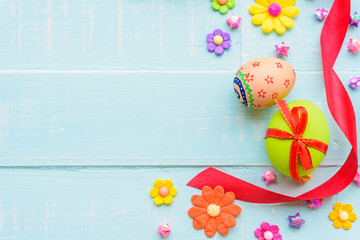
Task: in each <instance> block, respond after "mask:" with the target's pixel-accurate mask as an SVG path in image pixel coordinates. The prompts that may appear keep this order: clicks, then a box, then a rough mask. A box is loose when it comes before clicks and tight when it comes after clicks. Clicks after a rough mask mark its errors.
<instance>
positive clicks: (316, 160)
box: [265, 100, 329, 181]
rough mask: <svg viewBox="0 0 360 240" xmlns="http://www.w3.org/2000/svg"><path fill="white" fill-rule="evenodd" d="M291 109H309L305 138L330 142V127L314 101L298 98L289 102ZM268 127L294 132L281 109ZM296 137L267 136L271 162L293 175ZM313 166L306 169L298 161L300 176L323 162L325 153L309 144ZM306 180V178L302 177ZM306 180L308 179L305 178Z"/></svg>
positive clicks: (285, 173)
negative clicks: (292, 156)
mask: <svg viewBox="0 0 360 240" xmlns="http://www.w3.org/2000/svg"><path fill="white" fill-rule="evenodd" d="M288 106H289V109H290V110H292V109H293V108H294V107H299V106H301V107H304V108H305V109H306V111H307V115H308V119H307V122H306V127H305V130H304V132H303V134H302V138H304V139H308V140H309V139H312V140H316V141H320V142H322V143H325V144H326V145H328V144H329V127H328V124H327V121H326V118H325V116H324V114H323V113H322V111H321V110H320V109H319V108H318V107H317V106H316V105H315V104H314V103H312V102H309V101H306V100H296V101H293V102H290V103H288ZM268 129H279V130H281V131H284V132H287V133H290V134H294V133H293V132H292V130H291V129H290V127H289V125H288V123H287V122H286V121H285V119H284V117H283V116H282V114H281V112H280V111H277V112H276V113H275V114H274V116H273V117H272V119H271V120H270V123H269V126H268ZM293 140H294V139H280V138H274V137H269V138H266V140H265V142H266V151H267V154H268V156H269V159H270V161H271V163H272V164H273V165H274V167H275V168H276V169H277V170H278V171H279V172H281V173H282V174H284V175H286V176H289V177H291V174H290V170H289V169H290V159H289V158H290V151H291V147H292V144H293ZM307 149H308V150H309V153H310V157H311V162H312V166H313V167H312V168H311V169H309V170H304V169H303V166H302V163H301V161H299V162H298V173H299V176H300V177H302V178H303V177H305V178H306V175H309V174H310V173H311V172H312V171H314V170H315V169H316V168H317V167H318V166H319V165H320V163H321V162H322V160H323V159H324V157H325V154H326V152H325V153H323V152H321V151H319V149H317V148H316V147H315V148H314V146H311V144H310V145H308V147H307ZM302 180H303V181H304V179H302ZM305 180H306V179H305Z"/></svg>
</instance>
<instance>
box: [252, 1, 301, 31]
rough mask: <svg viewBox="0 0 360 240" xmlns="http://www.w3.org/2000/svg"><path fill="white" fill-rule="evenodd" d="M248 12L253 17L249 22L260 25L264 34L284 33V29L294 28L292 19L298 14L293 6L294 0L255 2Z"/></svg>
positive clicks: (297, 10)
mask: <svg viewBox="0 0 360 240" xmlns="http://www.w3.org/2000/svg"><path fill="white" fill-rule="evenodd" d="M255 2H256V3H255V4H253V5H251V6H250V8H249V12H250V13H251V14H252V15H254V16H253V17H252V20H251V22H252V23H253V24H254V25H256V26H258V25H261V27H262V30H263V31H264V32H265V33H270V32H272V30H274V29H275V31H276V32H277V33H278V34H283V33H285V32H286V28H292V27H293V26H294V21H293V20H292V18H293V17H295V16H296V15H298V14H299V9H298V8H297V7H295V6H293V5H294V4H295V2H296V0H255Z"/></svg>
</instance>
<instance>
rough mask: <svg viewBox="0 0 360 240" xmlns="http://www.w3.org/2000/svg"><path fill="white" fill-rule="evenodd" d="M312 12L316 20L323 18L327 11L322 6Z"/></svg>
mask: <svg viewBox="0 0 360 240" xmlns="http://www.w3.org/2000/svg"><path fill="white" fill-rule="evenodd" d="M314 13H315V17H316V19H317V20H324V19H325V17H326V15H328V13H329V11H328V10H325V9H324V8H318V9H316V10H315V12H314Z"/></svg>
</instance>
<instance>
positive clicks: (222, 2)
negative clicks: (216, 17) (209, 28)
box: [217, 0, 227, 5]
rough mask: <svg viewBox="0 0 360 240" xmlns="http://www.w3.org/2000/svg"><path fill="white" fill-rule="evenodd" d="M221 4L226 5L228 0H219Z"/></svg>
mask: <svg viewBox="0 0 360 240" xmlns="http://www.w3.org/2000/svg"><path fill="white" fill-rule="evenodd" d="M217 1H218V3H219V4H221V5H224V4H226V3H227V0H217Z"/></svg>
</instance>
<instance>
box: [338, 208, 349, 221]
mask: <svg viewBox="0 0 360 240" xmlns="http://www.w3.org/2000/svg"><path fill="white" fill-rule="evenodd" d="M348 218H349V214H348V213H347V212H345V211H341V212H340V214H339V219H340V221H342V222H345V221H346V220H348Z"/></svg>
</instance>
